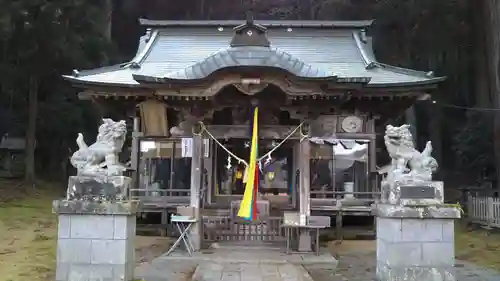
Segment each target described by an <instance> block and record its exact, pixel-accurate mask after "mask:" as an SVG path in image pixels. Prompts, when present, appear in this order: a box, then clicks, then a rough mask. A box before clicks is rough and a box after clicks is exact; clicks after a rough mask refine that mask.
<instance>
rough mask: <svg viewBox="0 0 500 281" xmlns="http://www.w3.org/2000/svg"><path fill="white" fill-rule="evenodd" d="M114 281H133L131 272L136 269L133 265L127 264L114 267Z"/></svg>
mask: <svg viewBox="0 0 500 281" xmlns="http://www.w3.org/2000/svg"><path fill="white" fill-rule="evenodd" d="M112 268H113V280H126V281H129V280H133V278H134V276H132V275H133V271H132V270H130V269H131V268H132V269H133V268H134V264H133V263H127V264H123V265H114V266H113V267H112Z"/></svg>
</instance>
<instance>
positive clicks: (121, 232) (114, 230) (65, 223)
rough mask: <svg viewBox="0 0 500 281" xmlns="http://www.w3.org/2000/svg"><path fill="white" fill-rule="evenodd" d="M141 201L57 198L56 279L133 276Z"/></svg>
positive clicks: (125, 279)
mask: <svg viewBox="0 0 500 281" xmlns="http://www.w3.org/2000/svg"><path fill="white" fill-rule="evenodd" d="M138 207H139V204H138V202H131V201H122V202H92V201H83V200H55V201H54V202H53V212H54V213H56V214H57V215H58V217H59V225H58V235H57V268H56V281H73V280H110V281H111V280H113V281H119V280H120V281H131V280H133V279H134V268H135V257H134V252H135V248H134V239H135V230H136V213H137V211H138Z"/></svg>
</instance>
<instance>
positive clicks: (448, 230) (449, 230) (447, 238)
mask: <svg viewBox="0 0 500 281" xmlns="http://www.w3.org/2000/svg"><path fill="white" fill-rule="evenodd" d="M442 223H443V242H453V241H455V221H454V220H444V221H443V222H442Z"/></svg>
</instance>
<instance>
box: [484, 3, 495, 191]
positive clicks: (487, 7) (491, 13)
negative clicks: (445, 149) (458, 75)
mask: <svg viewBox="0 0 500 281" xmlns="http://www.w3.org/2000/svg"><path fill="white" fill-rule="evenodd" d="M481 2H483V1H481ZM483 4H484V7H483V8H484V9H483V11H484V19H485V21H486V24H485V26H486V36H485V37H486V40H487V41H486V49H487V51H486V55H487V62H488V84H489V90H490V93H491V94H490V96H491V99H492V103H493V106H494V107H495V108H497V109H500V77H499V74H500V73H499V67H500V65H499V60H500V13H499V9H500V3H499V1H498V0H486V1H484V2H483ZM493 139H494V150H495V151H494V152H495V165H496V172H497V173H496V177H497V188H498V189H500V114H498V112H497V113H496V114H494V120H493Z"/></svg>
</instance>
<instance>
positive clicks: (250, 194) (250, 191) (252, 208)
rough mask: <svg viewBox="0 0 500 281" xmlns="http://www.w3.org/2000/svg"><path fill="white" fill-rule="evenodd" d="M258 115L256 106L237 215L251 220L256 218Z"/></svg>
mask: <svg viewBox="0 0 500 281" xmlns="http://www.w3.org/2000/svg"><path fill="white" fill-rule="evenodd" d="M258 117H259V109H258V108H257V107H256V108H255V110H254V114H253V122H251V123H252V134H251V137H252V142H251V144H250V159H249V161H248V167H247V169H248V170H247V172H246V182H245V193H244V194H243V200H241V204H240V209H239V211H238V216H239V217H242V218H244V219H246V220H250V221H253V220H255V219H256V218H257V192H258V186H259V166H258V164H257V154H258V147H259V146H258V141H259V137H258V126H259V125H258V121H259V120H258Z"/></svg>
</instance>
